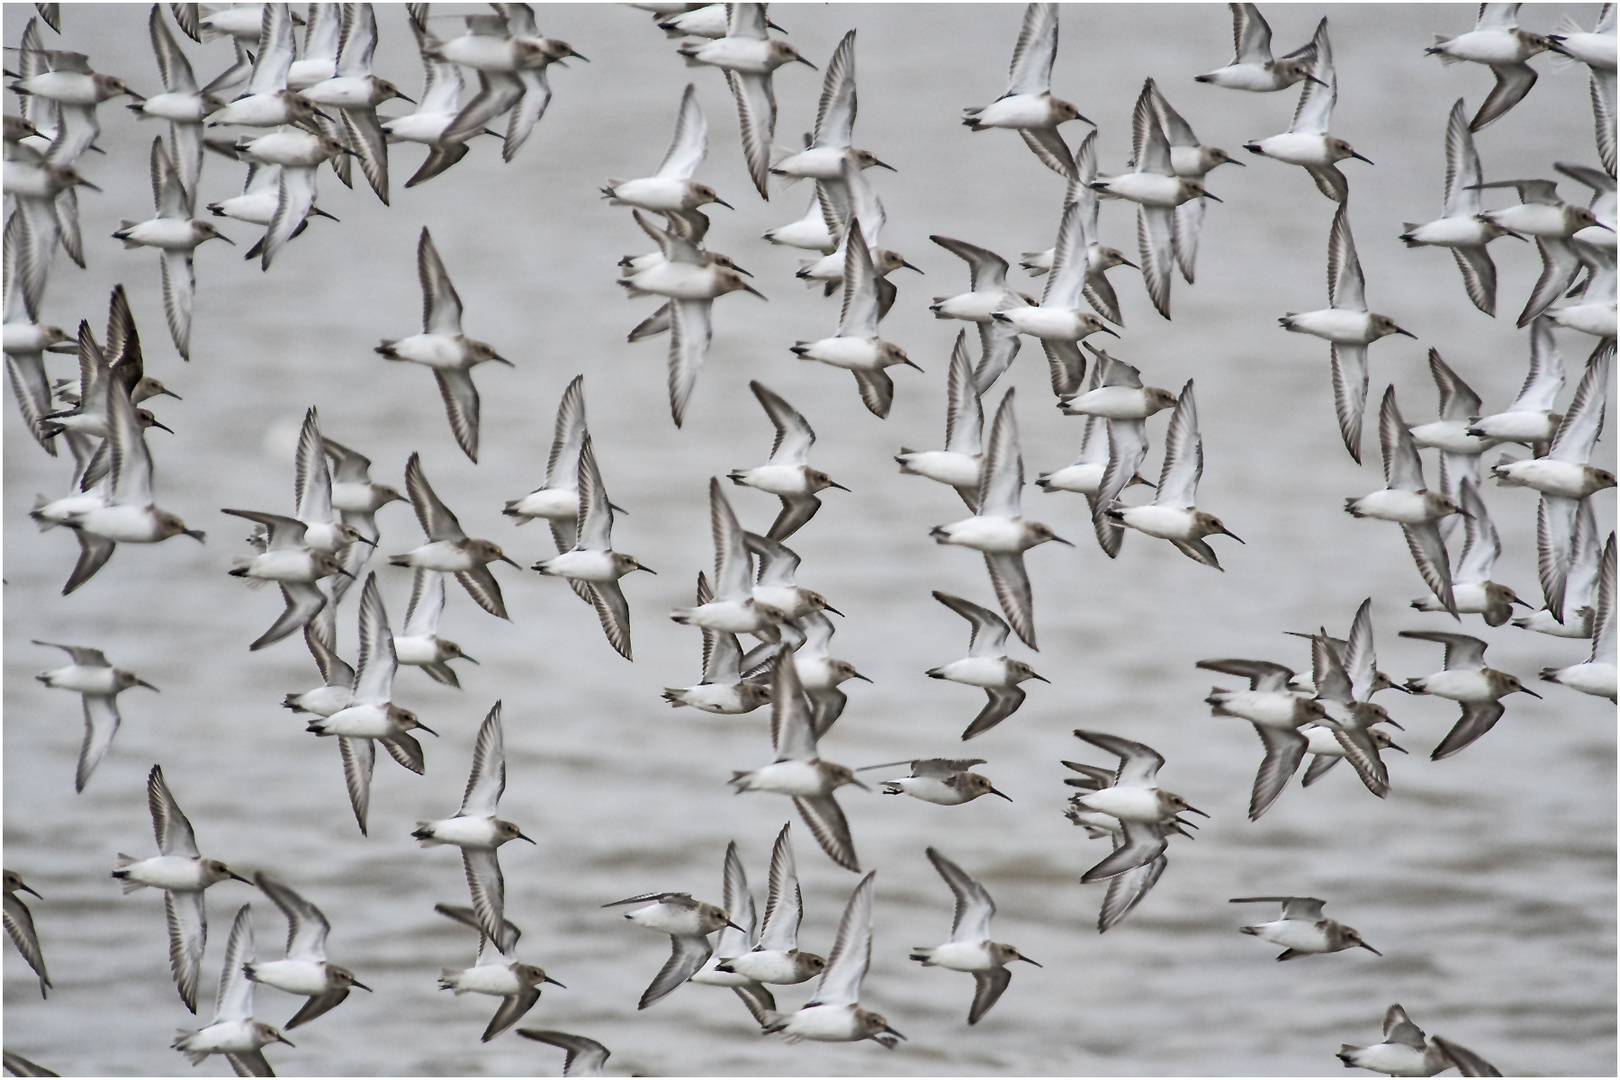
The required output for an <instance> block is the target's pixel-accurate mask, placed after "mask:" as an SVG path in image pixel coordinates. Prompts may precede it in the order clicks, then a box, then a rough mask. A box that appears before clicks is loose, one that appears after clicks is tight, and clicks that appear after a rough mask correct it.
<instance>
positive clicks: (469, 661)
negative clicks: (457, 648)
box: [461, 653, 483, 667]
mask: <svg viewBox="0 0 1620 1080" xmlns="http://www.w3.org/2000/svg"><path fill="white" fill-rule="evenodd" d="M461 659H463V660H465V661H467V663H469V664H478V661H477V660H474V659H473V658H472V657H470V656H468V655H467V654H466V653H462V654H461ZM478 666H479V667H483V665H482V664H478Z"/></svg>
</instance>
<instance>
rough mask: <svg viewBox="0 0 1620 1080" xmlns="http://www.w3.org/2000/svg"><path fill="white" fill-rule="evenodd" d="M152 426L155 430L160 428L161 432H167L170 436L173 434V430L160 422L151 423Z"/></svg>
mask: <svg viewBox="0 0 1620 1080" xmlns="http://www.w3.org/2000/svg"><path fill="white" fill-rule="evenodd" d="M152 426H153V427H155V428H161V429H162V430H164V431H167V432H168V433H169V434H170V435H173V434H174V428H172V427H169V426H168V425H166V424H164V423H162V422H160V421H157V420H154V421H152Z"/></svg>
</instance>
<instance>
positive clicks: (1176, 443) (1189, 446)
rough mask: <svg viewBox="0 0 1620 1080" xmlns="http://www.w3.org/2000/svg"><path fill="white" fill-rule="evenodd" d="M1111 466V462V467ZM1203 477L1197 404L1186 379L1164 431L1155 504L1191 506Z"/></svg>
mask: <svg viewBox="0 0 1620 1080" xmlns="http://www.w3.org/2000/svg"><path fill="white" fill-rule="evenodd" d="M1110 428H1111V425H1110ZM1111 434H1112V431H1111V430H1110V435H1111ZM1112 465H1113V462H1112V461H1111V460H1110V462H1109V466H1110V468H1112ZM1203 475H1204V443H1203V440H1202V439H1201V438H1200V437H1199V434H1198V405H1197V402H1195V401H1194V400H1193V381H1192V380H1191V379H1188V380H1187V385H1186V386H1184V387H1182V389H1181V395H1180V396H1179V397H1178V398H1177V399H1176V411H1175V412H1174V413H1172V414H1171V416H1170V427H1169V428H1168V429H1167V430H1166V432H1165V436H1164V467H1163V468H1162V469H1161V470H1160V472H1159V489H1158V494H1157V495H1156V496H1155V498H1154V500H1153V501H1154V503H1155V504H1156V505H1159V506H1170V507H1177V508H1190V507H1192V506H1194V505H1195V500H1196V499H1197V497H1198V480H1199V477H1201V476H1203ZM1122 486H1123V485H1122Z"/></svg>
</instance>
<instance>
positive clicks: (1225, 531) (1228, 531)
mask: <svg viewBox="0 0 1620 1080" xmlns="http://www.w3.org/2000/svg"><path fill="white" fill-rule="evenodd" d="M1221 535H1222V536H1230V537H1231V538H1232V539H1234V540H1236V541H1237V542H1238V543H1240V544H1243V546H1244V547H1248V546H1249V545H1248V544H1247V543H1245V542H1244V540H1243V537H1241V536H1239V535H1238V534H1237V533H1235V532H1233V531H1232V530H1231V529H1226V528H1223V529H1221Z"/></svg>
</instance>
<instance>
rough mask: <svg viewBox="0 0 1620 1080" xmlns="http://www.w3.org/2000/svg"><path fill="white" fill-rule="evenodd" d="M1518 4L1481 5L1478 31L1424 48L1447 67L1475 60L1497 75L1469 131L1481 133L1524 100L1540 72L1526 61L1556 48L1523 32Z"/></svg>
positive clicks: (1538, 36)
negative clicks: (1482, 129) (1520, 25)
mask: <svg viewBox="0 0 1620 1080" xmlns="http://www.w3.org/2000/svg"><path fill="white" fill-rule="evenodd" d="M1519 7H1520V5H1518V4H1481V5H1480V6H1479V18H1478V21H1477V22H1475V24H1474V28H1473V29H1472V30H1470V31H1469V32H1468V33H1466V34H1458V35H1457V36H1456V37H1446V36H1444V35H1442V34H1436V35H1435V36H1434V44H1433V45H1431V46H1429V47H1428V48H1427V49H1424V50H1423V52H1424V55H1426V56H1439V57H1440V62H1441V63H1442V64H1445V65H1447V66H1449V65H1451V64H1456V63H1460V62H1462V61H1464V60H1472V61H1474V62H1475V63H1477V64H1484V65H1485V66H1486V67H1489V68H1490V69H1491V74H1493V75H1495V76H1496V85H1495V86H1493V87H1492V88H1491V92H1490V96H1488V97H1487V98H1486V99H1485V104H1483V105H1481V106H1480V107H1479V112H1477V113H1475V114H1474V119H1473V120H1472V121H1470V122H1469V124H1468V130H1469V131H1478V130H1479V129H1480V128H1482V127H1484V126H1485V125H1486V124H1489V123H1490V122H1491V121H1493V120H1495V119H1497V118H1498V117H1500V116H1502V115H1504V114H1505V113H1506V112H1507V111H1508V110H1509V109H1511V108H1513V106H1515V105H1517V104H1518V103H1519V102H1520V101H1522V100H1524V96H1525V95H1526V94H1528V93H1529V92H1530V88H1531V87H1532V86H1534V85H1536V70H1535V68H1532V67H1531V66H1530V65H1529V64H1527V63H1525V61H1526V60H1528V59H1530V58H1531V57H1532V56H1535V55H1536V54H1537V53H1542V52H1546V51H1547V50H1548V49H1549V48H1551V47H1552V44H1553V39H1551V38H1549V37H1547V35H1545V34H1532V33H1530V32H1529V31H1528V30H1520V29H1519Z"/></svg>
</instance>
